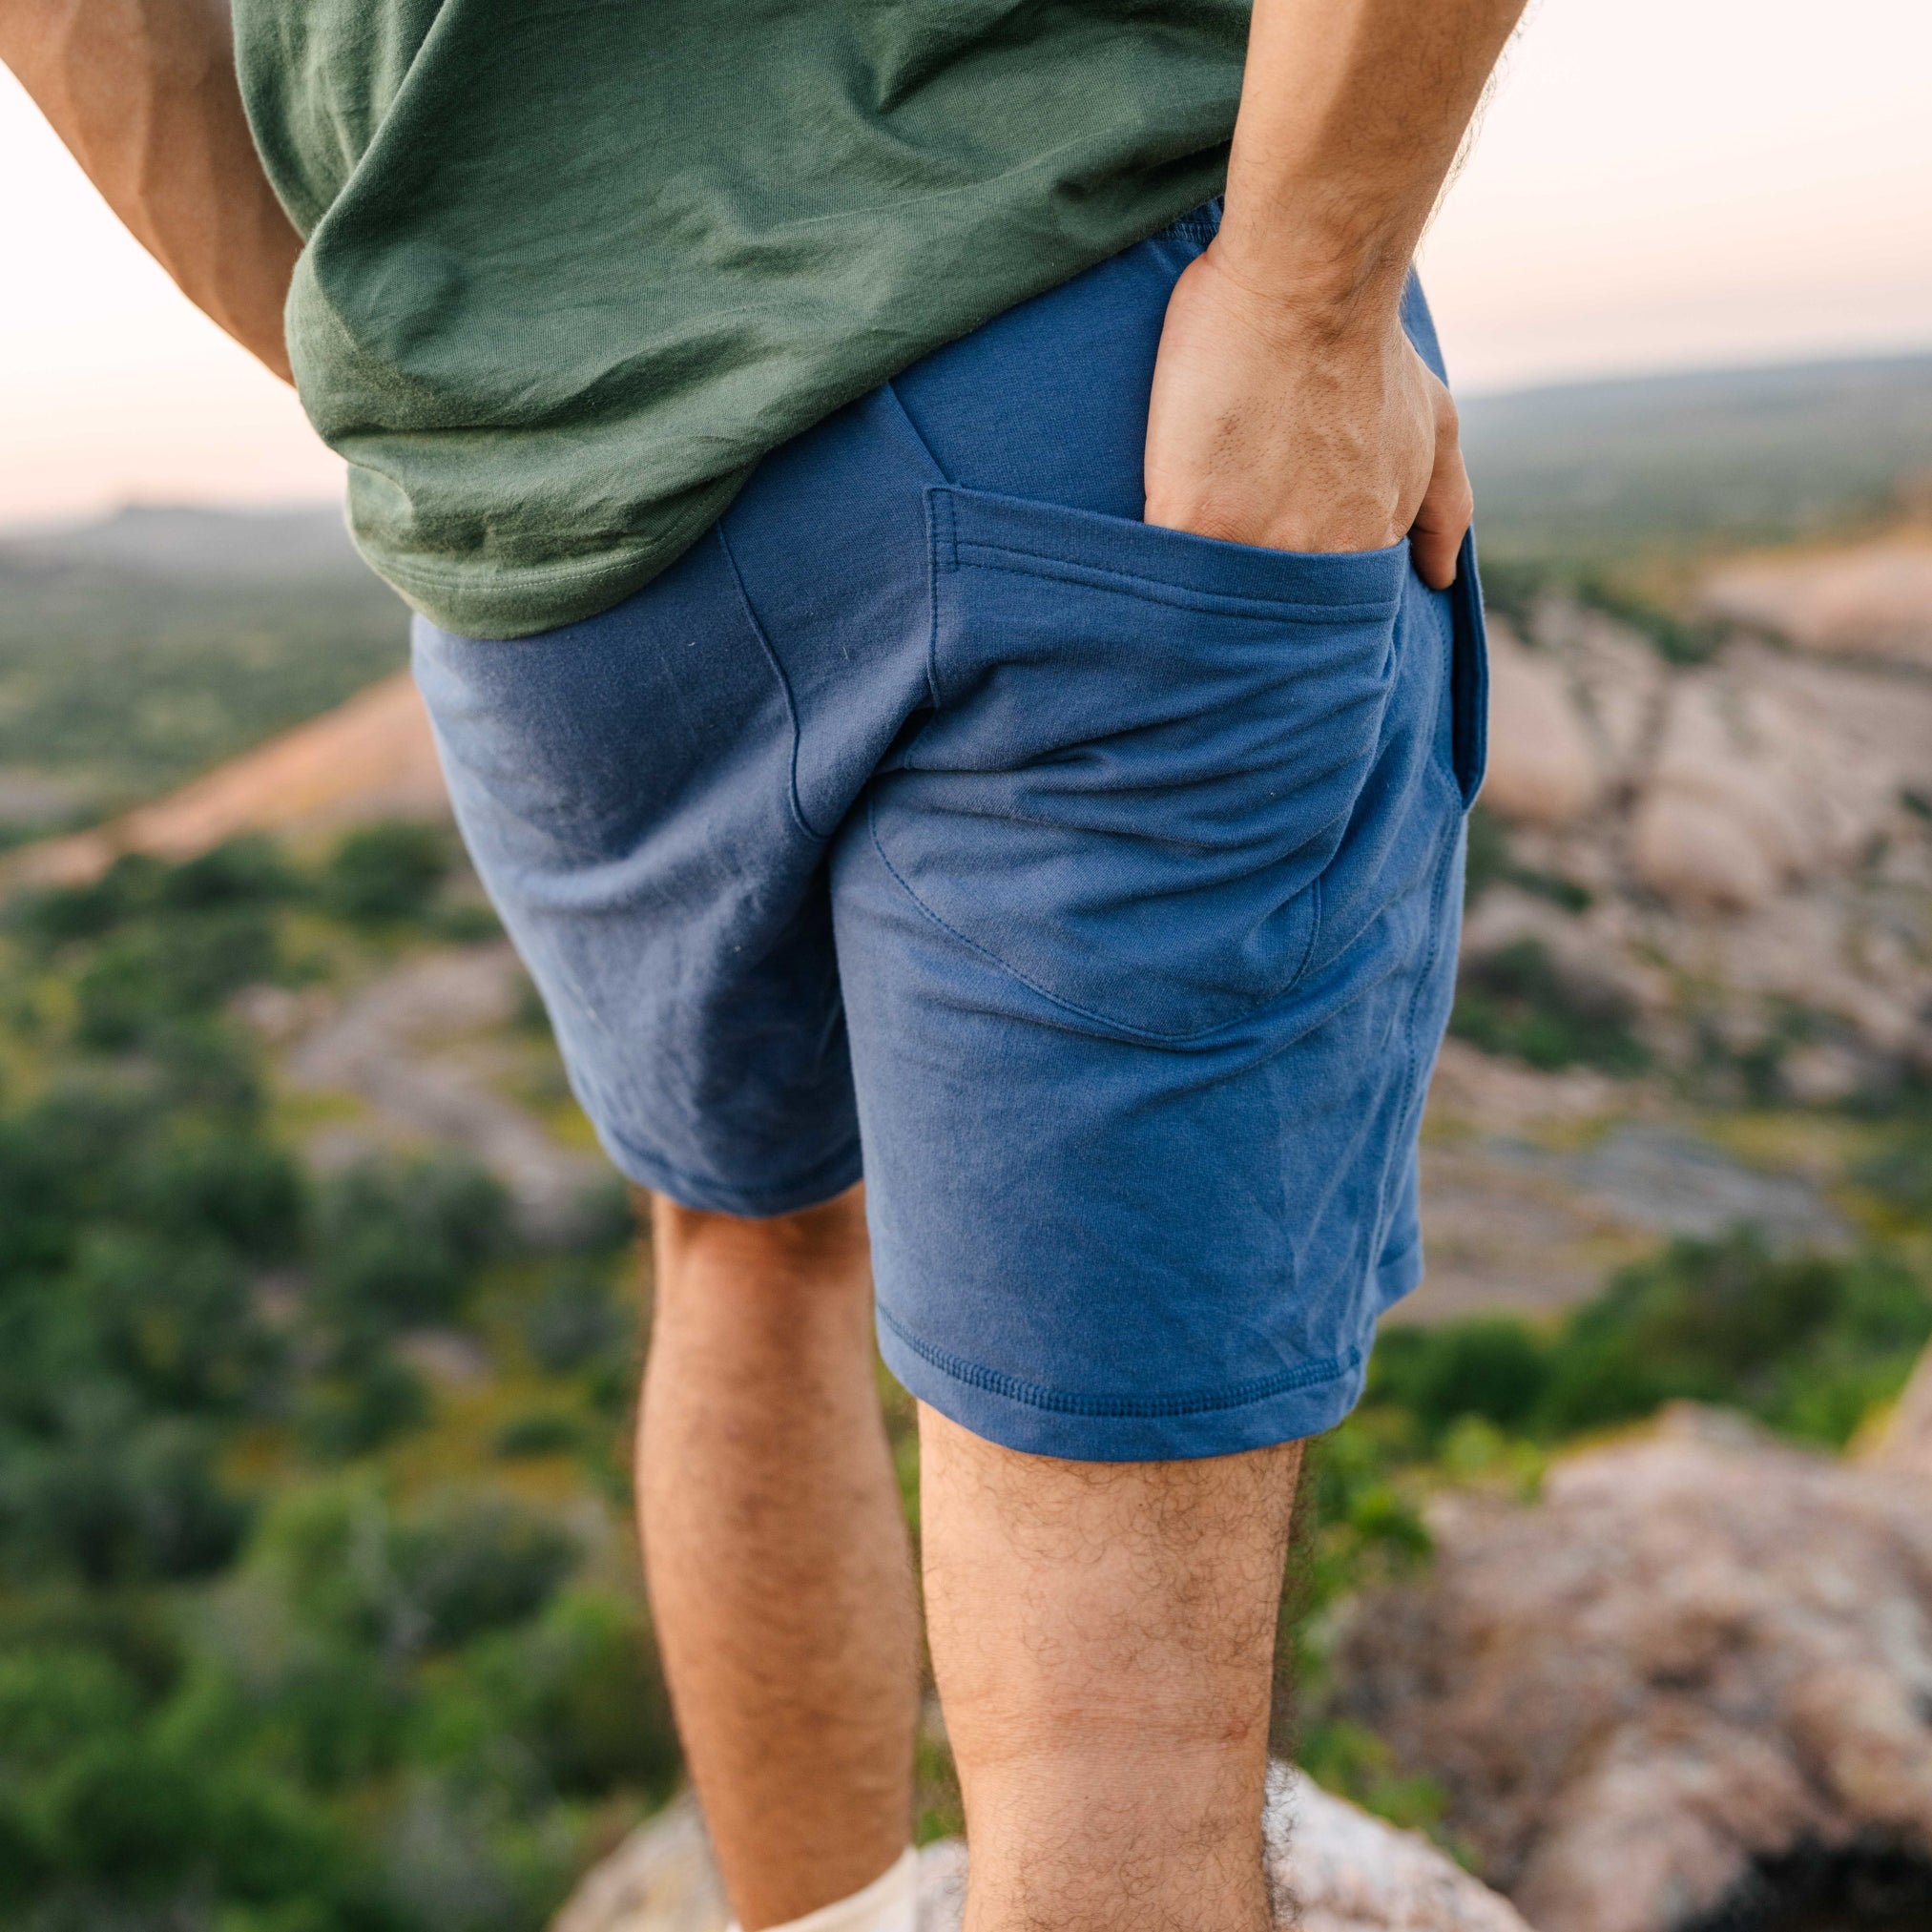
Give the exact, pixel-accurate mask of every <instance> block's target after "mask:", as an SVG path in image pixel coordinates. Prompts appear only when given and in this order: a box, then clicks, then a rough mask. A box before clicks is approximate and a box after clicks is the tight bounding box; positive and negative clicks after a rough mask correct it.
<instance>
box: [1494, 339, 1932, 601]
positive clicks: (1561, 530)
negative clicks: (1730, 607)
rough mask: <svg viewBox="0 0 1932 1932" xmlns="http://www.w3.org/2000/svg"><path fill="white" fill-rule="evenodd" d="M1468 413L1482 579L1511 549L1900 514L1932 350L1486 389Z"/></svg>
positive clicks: (1928, 419)
mask: <svg viewBox="0 0 1932 1932" xmlns="http://www.w3.org/2000/svg"><path fill="white" fill-rule="evenodd" d="M1462 422H1463V446H1464V449H1465V453H1466V454H1467V456H1468V460H1469V471H1470V474H1471V476H1472V477H1473V479H1474V481H1475V485H1476V496H1477V501H1478V503H1479V504H1480V505H1481V507H1482V508H1481V529H1482V534H1483V540H1484V545H1485V551H1484V560H1485V568H1484V576H1485V581H1486V580H1487V579H1488V577H1489V575H1490V564H1491V560H1504V559H1510V558H1541V559H1550V558H1558V559H1568V560H1578V561H1582V562H1584V563H1588V564H1593V565H1614V566H1616V567H1618V568H1619V569H1621V568H1623V567H1625V566H1627V565H1628V564H1629V562H1630V560H1631V559H1632V558H1633V557H1639V556H1647V557H1652V558H1664V557H1675V558H1683V557H1686V556H1690V555H1693V554H1696V553H1698V552H1701V551H1708V550H1710V549H1712V548H1713V547H1714V546H1718V545H1732V546H1736V545H1739V544H1759V543H1776V542H1784V541H1789V540H1791V539H1792V538H1795V537H1809V536H1814V535H1818V534H1821V533H1825V532H1829V531H1834V530H1845V529H1847V528H1856V527H1857V526H1858V525H1859V524H1860V523H1861V522H1863V521H1866V520H1869V519H1872V518H1874V517H1879V518H1882V517H1885V516H1887V515H1891V516H1896V514H1897V513H1898V509H1899V507H1900V501H1901V494H1902V493H1904V492H1901V480H1905V479H1909V478H1910V477H1911V476H1912V475H1913V474H1914V473H1916V472H1919V471H1922V469H1923V468H1924V467H1925V451H1926V449H1927V448H1928V447H1932V357H1926V356H1922V355H1920V356H1899V357H1890V358H1873V359H1870V360H1864V361H1857V362H1844V363H1827V364H1805V365H1797V366H1790V367H1784V368H1766V369H1734V370H1712V371H1707V372H1693V373H1691V374H1684V375H1669V376H1652V377H1639V378H1636V379H1623V380H1612V381H1608V382H1598V383H1578V384H1560V385H1556V386H1552V387H1548V388H1542V389H1528V390H1523V391H1520V392H1518V393H1516V394H1513V395H1506V396H1473V397H1467V398H1465V399H1464V400H1463V402H1462ZM1905 488H1906V490H1909V488H1910V486H1909V482H1907V483H1906V486H1905Z"/></svg>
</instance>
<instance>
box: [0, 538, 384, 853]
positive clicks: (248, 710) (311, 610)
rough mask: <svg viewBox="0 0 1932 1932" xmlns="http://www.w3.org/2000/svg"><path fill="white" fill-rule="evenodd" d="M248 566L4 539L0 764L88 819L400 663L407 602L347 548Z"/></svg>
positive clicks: (188, 773) (0, 836) (17, 829)
mask: <svg viewBox="0 0 1932 1932" xmlns="http://www.w3.org/2000/svg"><path fill="white" fill-rule="evenodd" d="M233 521H234V522H235V523H236V524H237V525H238V526H242V528H241V530H240V533H239V536H238V537H237V538H236V539H235V541H237V542H238V543H239V544H241V545H245V544H246V543H247V541H248V534H247V531H246V529H245V523H246V520H245V519H239V518H238V519H233ZM344 548H346V546H344ZM245 562H246V556H245V551H244V554H243V556H242V558H241V559H240V561H239V563H238V564H237V565H235V566H233V567H230V568H225V569H224V570H223V571H221V572H220V573H219V574H208V575H201V574H187V573H182V572H178V571H159V572H157V571H154V570H150V569H142V568H138V567H136V566H135V565H134V564H132V563H118V564H117V563H115V562H114V561H112V560H108V561H103V560H100V559H95V558H90V559H89V560H88V561H87V562H85V564H82V563H80V562H78V561H75V562H69V561H67V560H65V559H63V558H61V557H59V556H55V557H52V558H50V559H39V558H34V559H28V558H23V557H20V556H18V555H9V554H8V552H7V551H6V549H5V547H0V772H7V773H10V774H31V775H33V776H34V777H36V778H37V779H41V780H42V781H44V782H45V783H46V784H47V785H49V786H50V787H52V789H53V791H54V793H55V795H56V796H57V797H60V798H64V799H65V800H67V801H68V803H67V809H66V811H65V814H64V816H65V817H66V819H68V820H69V821H75V822H79V821H90V820H93V819H95V818H98V817H100V816H102V815H103V814H105V813H108V812H112V811H114V810H117V809H119V808H120V807H122V806H123V805H126V804H129V803H132V802H134V801H135V800H138V799H142V798H147V797H151V796H152V795H154V794H155V793H156V792H159V791H162V790H164V789H166V788H167V787H169V786H171V785H175V784H178V783H180V782H181V781H182V780H184V779H190V778H193V777H194V776H195V775H196V774H197V772H199V771H202V770H203V769H205V768H206V767H207V766H209V765H212V764H215V763H217V762H218V761H219V760H220V759H222V758H230V757H233V756H234V755H235V754H236V753H238V752H241V751H245V750H247V749H248V748H249V747H250V746H251V745H254V744H257V743H259V742H260V740H261V739H262V738H263V737H267V736H268V735H269V734H270V733H272V732H275V731H280V730H282V729H284V728H286V727H287V726H290V725H293V724H298V723H300V722H301V720H302V719H303V718H306V717H314V716H315V715H316V714H317V713H319V712H322V711H326V710H327V709H328V708H329V707H330V706H331V705H335V704H340V703H341V702H342V701H343V699H344V698H346V697H348V696H351V695H352V694H353V693H354V692H356V691H359V690H361V689H362V687H363V686H364V685H366V684H368V683H370V682H371V681H372V680H374V679H375V678H378V677H381V676H383V675H384V674H385V673H388V672H391V671H395V670H398V669H400V668H401V666H402V664H403V661H404V645H405V636H406V625H405V613H404V611H403V610H402V608H401V607H400V606H399V605H398V603H397V602H396V599H395V597H394V596H393V595H392V594H391V593H390V592H388V591H387V590H386V589H384V586H383V585H382V584H380V583H378V582H377V581H376V579H375V578H373V577H372V576H370V575H369V574H368V573H367V572H366V571H363V570H361V569H360V567H358V566H356V565H355V563H354V559H353V557H351V558H350V559H349V563H348V567H347V568H346V569H344V568H343V567H341V566H337V567H335V568H329V569H321V568H316V569H304V570H301V571H289V572H285V573H281V574H275V575H249V574H246V573H244V572H243V571H242V569H241V565H243V564H245ZM4 811H5V801H4V799H0V814H4ZM45 816H46V814H45V810H44V809H43V810H42V811H40V812H36V813H35V814H33V815H31V817H33V818H35V819H38V820H42V821H44V818H45ZM29 829H31V827H30V826H29V825H28V824H25V823H20V824H16V825H14V826H13V827H12V828H11V832H10V828H9V826H8V825H7V824H6V823H5V822H4V818H0V840H4V839H5V838H7V837H8V836H12V837H14V838H18V837H20V836H23V835H24V833H25V832H26V831H27V830H29Z"/></svg>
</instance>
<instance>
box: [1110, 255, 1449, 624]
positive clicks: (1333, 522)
mask: <svg viewBox="0 0 1932 1932" xmlns="http://www.w3.org/2000/svg"><path fill="white" fill-rule="evenodd" d="M1470 508H1471V498H1470V494H1469V478H1468V474H1467V472H1466V471H1465V469H1464V467H1463V453H1462V450H1461V448H1460V447H1459V446H1458V444H1457V441H1456V406H1455V405H1454V404H1453V403H1451V402H1450V400H1449V392H1448V390H1446V389H1445V388H1444V386H1443V385H1442V384H1441V383H1439V382H1438V381H1437V380H1436V378H1435V376H1434V375H1433V374H1432V373H1431V372H1430V371H1429V369H1428V368H1426V367H1425V366H1424V365H1423V360H1422V358H1421V357H1420V356H1419V355H1417V354H1416V352H1415V350H1414V349H1413V348H1412V347H1411V346H1410V345H1409V341H1408V338H1407V337H1406V336H1405V335H1404V334H1403V333H1402V326H1401V324H1400V322H1398V321H1397V319H1396V317H1395V316H1394V314H1393V313H1386V314H1384V313H1377V314H1374V315H1371V316H1369V317H1367V318H1366V319H1365V320H1364V321H1358V322H1353V323H1349V324H1344V325H1342V326H1340V327H1338V326H1336V325H1335V324H1334V323H1332V322H1320V321H1317V320H1315V319H1313V318H1311V317H1309V316H1307V315H1305V314H1297V313H1296V312H1295V311H1293V310H1292V309H1291V308H1289V306H1288V305H1287V304H1286V303H1284V302H1281V301H1275V300H1272V299H1271V298H1270V297H1269V296H1268V295H1266V294H1264V293H1261V292H1258V291H1256V290H1253V289H1250V288H1248V287H1246V286H1245V285H1244V284H1243V283H1241V282H1240V281H1239V280H1236V278H1235V277H1234V276H1232V275H1230V274H1229V273H1227V271H1226V270H1225V269H1224V268H1223V267H1222V266H1221V263H1220V261H1219V260H1218V258H1217V257H1216V255H1215V250H1214V248H1213V247H1212V246H1211V247H1210V248H1209V249H1208V250H1207V252H1206V253H1205V254H1204V255H1202V256H1201V257H1200V258H1199V259H1198V260H1196V261H1195V262H1194V263H1193V264H1192V265H1191V266H1190V267H1189V268H1188V270H1187V271H1186V273H1185V274H1183V275H1182V277H1181V279H1180V280H1179V281H1178V282H1177V283H1176V284H1175V286H1174V297H1173V300H1172V301H1170V302H1169V304H1168V311H1167V325H1166V327H1165V328H1164V330H1163V331H1162V334H1161V339H1160V356H1159V359H1158V361H1157V362H1156V363H1155V364H1154V371H1153V400H1152V403H1151V405H1150V406H1149V410H1148V423H1147V520H1148V522H1149V523H1156V524H1165V525H1166V526H1167V527H1168V528H1169V529H1172V530H1193V531H1195V533H1196V534H1197V535H1200V536H1212V537H1221V538H1224V539H1226V540H1228V541H1230V542H1233V543H1244V544H1260V545H1264V546H1266V547H1267V548H1268V549H1270V550H1281V551H1368V550H1380V549H1381V548H1382V547H1383V546H1384V545H1387V544H1392V543H1397V542H1399V541H1400V540H1401V539H1402V537H1403V536H1408V537H1410V538H1411V540H1412V544H1413V554H1414V560H1415V567H1416V570H1417V571H1419V572H1420V574H1421V576H1422V579H1423V582H1424V583H1425V584H1428V585H1429V586H1431V587H1432V588H1433V589H1435V590H1439V591H1441V590H1446V589H1447V588H1448V586H1449V585H1450V584H1451V583H1453V582H1454V581H1455V576H1456V552H1457V551H1459V550H1460V549H1461V547H1462V542H1463V533H1464V532H1465V530H1467V529H1468V528H1469V513H1470Z"/></svg>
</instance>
